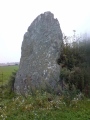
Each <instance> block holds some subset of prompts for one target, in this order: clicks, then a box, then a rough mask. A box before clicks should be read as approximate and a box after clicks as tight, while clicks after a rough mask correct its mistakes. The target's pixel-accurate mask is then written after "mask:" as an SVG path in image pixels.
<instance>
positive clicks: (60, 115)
mask: <svg viewBox="0 0 90 120" xmlns="http://www.w3.org/2000/svg"><path fill="white" fill-rule="evenodd" d="M49 97H51V101H49V100H48V98H49ZM0 119H1V120H90V99H87V98H85V99H83V100H78V99H75V100H72V101H71V102H70V104H69V105H67V104H66V103H65V101H64V100H63V97H62V96H57V95H51V94H49V93H45V92H44V93H39V92H36V94H35V95H29V96H26V97H23V96H15V95H14V96H12V97H10V96H3V98H2V100H1V101H0Z"/></svg>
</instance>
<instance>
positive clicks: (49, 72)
mask: <svg viewBox="0 0 90 120" xmlns="http://www.w3.org/2000/svg"><path fill="white" fill-rule="evenodd" d="M61 48H62V32H61V29H60V25H59V22H58V20H57V19H54V15H53V14H52V13H51V12H45V13H44V14H41V15H39V16H38V17H37V18H36V19H35V20H34V21H33V22H32V24H31V25H30V27H29V28H28V31H27V32H26V33H25V35H24V40H23V42H22V48H21V50H22V52H21V60H20V65H19V71H18V73H17V75H16V79H15V84H14V88H15V91H16V92H17V93H21V94H24V93H28V92H30V91H32V90H36V89H48V88H49V89H53V90H54V89H55V88H56V86H57V83H58V81H59V79H60V78H59V76H60V66H59V65H58V64H57V59H58V58H59V57H60V50H61Z"/></svg>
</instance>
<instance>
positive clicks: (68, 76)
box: [58, 39, 90, 97]
mask: <svg viewBox="0 0 90 120" xmlns="http://www.w3.org/2000/svg"><path fill="white" fill-rule="evenodd" d="M58 62H59V64H61V66H62V69H61V75H60V77H61V80H62V88H63V87H64V88H65V85H66V86H67V87H66V89H67V90H68V91H69V92H71V91H73V90H76V91H80V92H82V93H83V94H84V95H85V96H87V97H90V73H89V71H90V40H86V39H85V40H83V41H78V42H73V43H72V44H68V43H66V44H64V47H63V51H62V54H61V59H60V60H59V61H58Z"/></svg>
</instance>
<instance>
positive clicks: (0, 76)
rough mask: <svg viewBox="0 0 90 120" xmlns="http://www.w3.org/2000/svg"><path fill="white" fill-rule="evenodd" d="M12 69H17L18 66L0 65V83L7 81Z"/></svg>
mask: <svg viewBox="0 0 90 120" xmlns="http://www.w3.org/2000/svg"><path fill="white" fill-rule="evenodd" d="M14 70H18V66H17V65H14V66H0V85H1V84H4V83H7V82H8V80H9V79H10V76H11V74H12V72H13V71H14Z"/></svg>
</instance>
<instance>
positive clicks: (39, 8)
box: [0, 0, 90, 62]
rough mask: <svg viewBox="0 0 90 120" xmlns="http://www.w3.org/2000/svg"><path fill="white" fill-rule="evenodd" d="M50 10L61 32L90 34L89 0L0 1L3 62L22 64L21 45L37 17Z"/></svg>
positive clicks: (1, 57)
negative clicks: (19, 62)
mask: <svg viewBox="0 0 90 120" xmlns="http://www.w3.org/2000/svg"><path fill="white" fill-rule="evenodd" d="M44 11H51V12H53V13H54V14H55V17H57V18H58V20H59V22H60V26H61V29H62V31H63V32H64V33H65V34H67V35H72V34H73V32H72V30H73V29H76V31H77V32H87V31H90V29H89V28H90V23H89V21H90V7H89V0H0V62H13V61H19V60H20V56H21V43H22V40H23V35H24V33H25V32H26V30H27V28H28V26H29V25H30V24H31V22H32V21H33V20H34V19H35V18H36V16H37V15H39V14H40V13H42V12H44Z"/></svg>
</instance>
